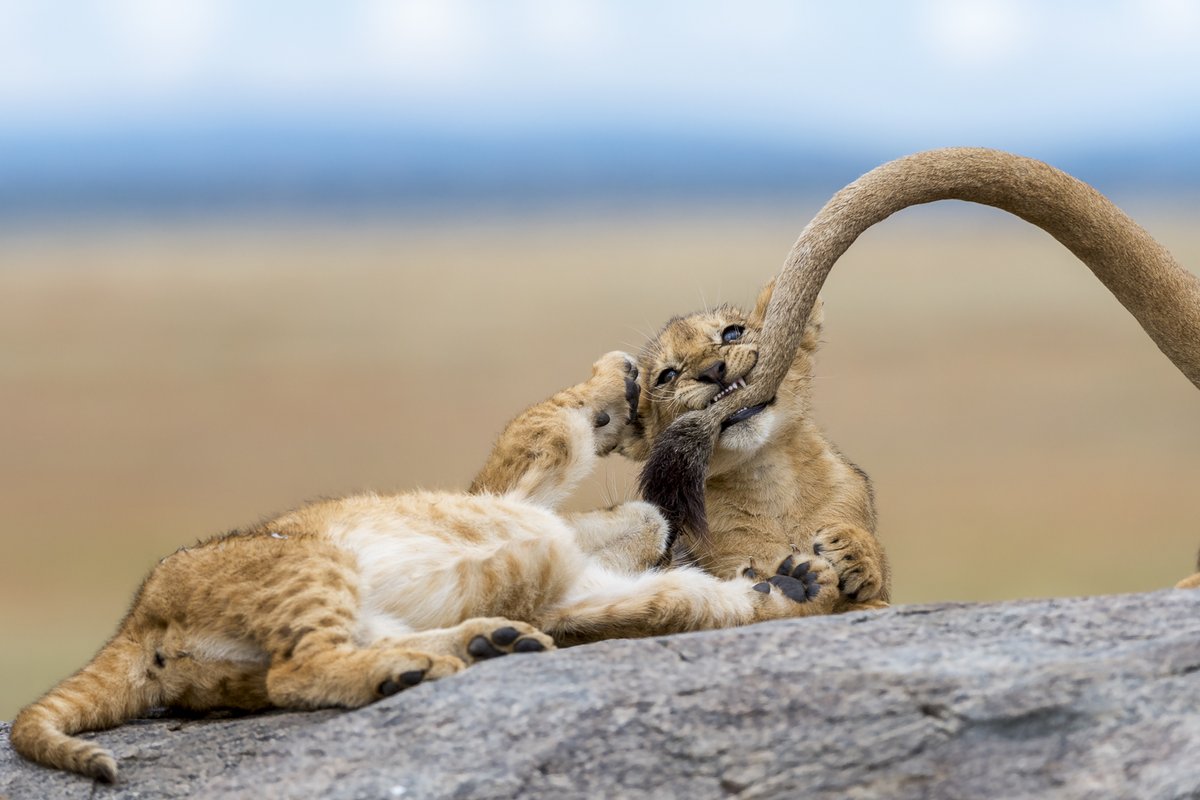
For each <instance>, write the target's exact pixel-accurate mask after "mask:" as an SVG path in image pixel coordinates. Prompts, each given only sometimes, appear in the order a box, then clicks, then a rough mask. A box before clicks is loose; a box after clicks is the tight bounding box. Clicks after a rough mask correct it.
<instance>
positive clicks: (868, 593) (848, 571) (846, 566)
mask: <svg viewBox="0 0 1200 800" xmlns="http://www.w3.org/2000/svg"><path fill="white" fill-rule="evenodd" d="M812 552H813V553H814V554H815V555H819V556H821V557H823V558H825V559H826V560H827V561H828V562H829V563H830V565H831V566H832V567H833V569H834V571H835V572H836V573H837V575H838V589H839V591H840V592H841V595H842V602H841V604H840V605H839V608H838V610H839V611H858V610H866V609H871V608H886V607H887V605H888V601H889V599H890V597H889V594H890V593H889V591H888V587H889V581H888V568H887V560H886V557H885V556H884V554H883V548H882V547H881V546H880V545H879V540H878V539H876V538H875V534H873V533H871V532H870V531H868V530H866V529H864V528H860V527H858V526H857V525H847V524H839V525H830V526H829V527H826V528H822V529H821V530H819V531H817V535H816V536H815V537H813V541H812Z"/></svg>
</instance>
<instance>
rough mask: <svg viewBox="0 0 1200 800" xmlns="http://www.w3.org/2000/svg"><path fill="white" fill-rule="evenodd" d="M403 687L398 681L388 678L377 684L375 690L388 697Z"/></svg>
mask: <svg viewBox="0 0 1200 800" xmlns="http://www.w3.org/2000/svg"><path fill="white" fill-rule="evenodd" d="M403 688H404V687H403V686H401V685H400V684H399V683H397V682H396V681H394V680H392V679H391V678H388V679H387V680H386V681H384V682H383V683H381V684H379V687H378V689H376V691H378V692H379V693H380V694H381V695H383V696H384V697H390V696H391V695H394V694H395V693H396V692H398V691H400V690H401V689H403Z"/></svg>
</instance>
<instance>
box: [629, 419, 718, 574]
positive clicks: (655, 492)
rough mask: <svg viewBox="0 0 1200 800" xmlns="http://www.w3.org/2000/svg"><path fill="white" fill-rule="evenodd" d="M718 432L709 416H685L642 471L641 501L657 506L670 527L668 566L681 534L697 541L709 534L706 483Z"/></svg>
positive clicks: (672, 426)
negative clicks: (705, 503) (685, 534)
mask: <svg viewBox="0 0 1200 800" xmlns="http://www.w3.org/2000/svg"><path fill="white" fill-rule="evenodd" d="M717 432H718V431H717V429H716V428H715V427H714V425H713V422H712V419H711V418H710V416H709V415H708V414H705V413H704V412H700V411H696V412H691V413H688V414H684V415H683V416H681V417H680V418H679V419H677V420H675V421H674V422H673V423H671V424H670V425H669V426H668V427H667V429H666V430H665V431H663V432H662V434H660V435H659V436H658V438H657V439H655V441H654V447H653V449H651V451H650V458H649V459H648V460H647V461H646V466H645V467H643V468H642V475H641V478H640V480H639V485H640V488H641V492H642V499H643V500H646V501H647V502H650V503H653V504H654V505H656V506H658V508H659V510H661V511H662V513H663V516H665V517H666V518H667V523H668V524H669V525H670V526H671V530H670V533H669V534H668V539H667V549H666V554H665V555H664V556H663V558H664V561H665V562H669V561H670V554H671V547H672V545H674V544H675V540H676V539H677V538H678V537H679V535H680V534H681V533H682V532H684V531H687V532H688V533H690V534H691V535H692V536H693V537H696V538H700V537H703V536H705V535H707V534H708V514H707V512H706V511H705V507H704V481H705V478H706V477H707V476H708V460H709V458H710V457H711V456H712V452H713V445H714V443H715V442H716V434H717Z"/></svg>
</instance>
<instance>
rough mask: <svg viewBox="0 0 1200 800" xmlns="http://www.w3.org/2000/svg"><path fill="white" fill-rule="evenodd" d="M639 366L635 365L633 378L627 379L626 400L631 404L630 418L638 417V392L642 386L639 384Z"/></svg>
mask: <svg viewBox="0 0 1200 800" xmlns="http://www.w3.org/2000/svg"><path fill="white" fill-rule="evenodd" d="M635 378H637V368H636V367H634V370H633V378H626V379H625V402H626V403H628V404H629V419H630V420H635V419H637V407H638V394H639V393H640V392H641V388H640V387H639V386H638V385H637V381H636V380H635Z"/></svg>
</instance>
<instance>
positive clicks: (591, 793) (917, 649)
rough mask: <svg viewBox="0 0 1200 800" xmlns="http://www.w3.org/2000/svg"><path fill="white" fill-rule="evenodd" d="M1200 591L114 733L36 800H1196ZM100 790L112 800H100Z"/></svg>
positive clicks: (952, 615)
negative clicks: (352, 707) (98, 765)
mask: <svg viewBox="0 0 1200 800" xmlns="http://www.w3.org/2000/svg"><path fill="white" fill-rule="evenodd" d="M1198 700H1200V591H1190V592H1188V591H1165V592H1157V593H1153V594H1143V595H1124V596H1115V597H1093V598H1087V599H1072V600H1046V601H1035V602H1020V603H1001V604H994V605H936V606H910V607H903V608H897V609H893V610H890V611H886V612H882V613H867V614H850V615H845V616H840V617H827V618H818V619H809V620H788V621H783V622H774V623H768V624H764V625H757V626H753V627H748V628H741V629H735V630H725V631H713V632H709V633H700V634H691V635H687V636H675V637H668V638H662V639H652V640H642V641H613V642H604V643H601V644H597V645H591V646H587V647H580V648H575V649H572V650H568V651H560V652H557V653H553V654H546V655H531V656H514V657H509V658H504V659H498V660H496V661H492V662H487V663H484V664H481V665H479V666H477V667H474V668H472V669H470V670H468V671H467V672H465V673H463V674H462V675H459V676H455V677H454V678H451V679H449V680H445V681H442V682H439V683H434V684H427V685H421V686H418V687H416V688H415V689H412V690H409V691H407V692H403V693H401V694H399V695H396V696H395V697H392V698H389V699H387V700H385V701H383V702H380V703H378V704H376V705H373V706H370V707H368V708H364V709H360V710H358V711H354V712H337V711H323V712H316V713H275V714H268V715H261V716H252V717H243V718H239V719H223V720H213V719H206V720H179V719H157V720H141V721H138V722H135V723H132V724H129V725H126V726H123V727H121V728H118V729H116V730H113V731H107V732H104V733H99V734H95V736H96V738H97V739H99V740H100V741H102V742H103V743H104V745H105V746H106V747H109V748H111V749H112V750H113V751H115V753H116V755H117V757H118V759H119V760H120V765H121V770H122V772H121V781H120V783H119V784H117V785H116V786H113V787H105V786H93V784H92V782H91V781H88V780H85V779H83V778H80V777H77V776H73V775H67V774H64V773H60V772H54V771H50V770H45V769H42V768H39V767H35V766H33V765H30V764H28V763H26V762H24V761H23V760H21V759H20V758H19V757H18V756H16V755H15V754H14V753H13V752H12V751H11V750H10V749H9V748H8V745H7V726H4V727H3V733H4V735H3V737H0V741H2V742H3V745H2V747H0V795H5V796H8V797H10V798H11V800H26V798H39V799H40V798H47V797H66V798H73V797H78V798H90V797H95V798H171V797H189V798H204V797H214V798H216V797H220V798H243V797H244V798H261V797H272V798H274V797H280V798H284V797H296V798H317V797H320V798H372V799H374V798H380V799H381V800H392V799H393V798H406V800H407V799H408V798H426V797H439V798H441V797H452V798H499V797H516V796H520V797H547V798H549V797H553V798H570V797H604V798H613V797H655V798H672V797H680V798H684V797H686V798H707V797H714V798H716V797H728V796H731V795H736V796H738V797H746V798H760V797H792V796H804V797H819V798H839V799H841V798H873V797H879V798H889V800H890V799H892V798H938V797H947V798H1006V799H1008V800H1012V799H1014V798H1026V797H1054V798H1076V797H1105V798H1133V797H1137V798H1185V797H1190V798H1200V708H1198ZM93 792H94V794H93Z"/></svg>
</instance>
